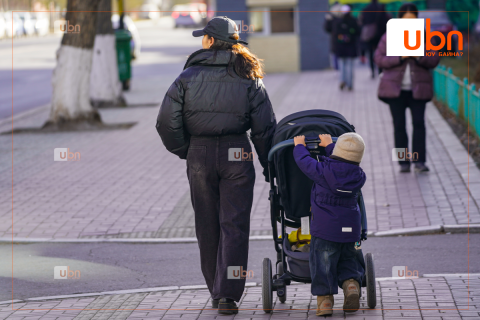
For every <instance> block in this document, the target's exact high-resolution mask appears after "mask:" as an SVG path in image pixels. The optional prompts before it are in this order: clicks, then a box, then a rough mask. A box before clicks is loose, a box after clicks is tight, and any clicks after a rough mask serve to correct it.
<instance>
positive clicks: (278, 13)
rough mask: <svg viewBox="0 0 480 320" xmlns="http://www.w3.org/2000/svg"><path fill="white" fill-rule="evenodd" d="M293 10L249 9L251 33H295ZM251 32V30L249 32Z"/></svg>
mask: <svg viewBox="0 0 480 320" xmlns="http://www.w3.org/2000/svg"><path fill="white" fill-rule="evenodd" d="M293 11H294V8H281V9H279V8H268V7H267V8H265V7H260V8H259V7H255V8H251V9H250V12H249V23H250V25H251V26H252V27H251V28H250V29H253V33H256V34H260V35H270V34H275V33H293V32H295V12H293ZM250 31H252V30H250Z"/></svg>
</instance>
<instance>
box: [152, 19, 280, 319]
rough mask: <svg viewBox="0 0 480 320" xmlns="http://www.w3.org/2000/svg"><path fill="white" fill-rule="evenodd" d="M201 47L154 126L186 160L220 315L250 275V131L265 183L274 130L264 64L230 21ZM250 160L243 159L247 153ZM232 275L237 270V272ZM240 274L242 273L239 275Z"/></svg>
mask: <svg viewBox="0 0 480 320" xmlns="http://www.w3.org/2000/svg"><path fill="white" fill-rule="evenodd" d="M193 36H194V37H203V38H202V47H203V49H201V50H198V51H196V52H194V53H192V54H191V55H190V57H189V58H188V60H187V62H186V64H185V67H184V70H183V72H182V73H181V74H180V75H179V76H178V78H177V79H176V80H175V82H174V83H173V84H172V85H171V86H170V88H169V89H168V92H167V93H166V95H165V98H164V99H163V102H162V105H161V107H160V113H159V115H158V119H157V124H156V128H157V131H158V133H159V134H160V137H161V138H162V141H163V144H164V145H165V147H166V148H167V149H168V151H170V152H172V153H174V154H176V155H177V156H179V157H180V159H187V176H188V181H189V183H190V195H191V200H192V205H193V209H194V211H195V231H196V236H197V239H198V246H199V248H200V260H201V267H202V273H203V276H204V277H205V281H206V283H207V286H208V290H209V291H210V294H211V296H212V307H213V308H218V312H219V313H224V314H233V313H237V312H238V308H237V306H236V304H235V301H239V300H240V298H241V297H242V295H243V291H244V289H245V278H241V275H240V274H239V275H238V277H235V274H228V273H227V272H228V269H229V267H239V269H240V268H241V269H240V270H245V271H247V261H248V241H249V235H250V212H251V208H252V202H253V186H254V183H255V170H254V167H253V153H252V147H251V145H250V141H249V139H248V136H247V134H246V132H247V131H248V130H251V131H250V139H251V140H252V142H253V144H254V146H255V150H256V153H257V156H258V159H259V160H260V163H261V165H262V166H263V168H264V170H263V174H264V175H265V177H266V180H268V172H267V155H268V152H269V150H270V147H271V142H272V138H273V133H274V131H275V128H276V120H275V114H274V113H273V109H272V104H271V103H270V100H269V98H268V94H267V91H266V89H265V86H264V85H263V82H262V78H263V74H264V73H263V69H262V63H261V60H260V59H258V58H257V57H256V56H255V55H254V54H252V53H251V52H250V51H249V50H248V48H247V47H245V46H243V45H242V44H247V43H246V42H244V41H242V40H240V39H239V35H238V28H237V26H236V24H235V22H233V21H232V20H230V19H229V18H227V17H214V18H213V19H212V20H210V21H209V22H208V24H207V25H206V27H205V28H204V29H201V30H196V31H193ZM245 155H246V156H245ZM232 273H234V272H232ZM238 273H240V271H239V272H238Z"/></svg>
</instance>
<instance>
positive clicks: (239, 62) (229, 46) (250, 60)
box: [207, 33, 265, 80]
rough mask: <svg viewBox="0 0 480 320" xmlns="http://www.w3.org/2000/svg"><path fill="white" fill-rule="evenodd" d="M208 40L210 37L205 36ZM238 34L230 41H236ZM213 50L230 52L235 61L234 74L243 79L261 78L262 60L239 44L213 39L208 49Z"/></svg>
mask: <svg viewBox="0 0 480 320" xmlns="http://www.w3.org/2000/svg"><path fill="white" fill-rule="evenodd" d="M207 37H208V38H209V39H210V38H211V37H210V36H209V35H207ZM238 38H239V36H238V34H236V33H235V34H233V35H231V36H230V39H234V40H238ZM210 49H213V50H231V51H232V52H233V53H234V54H235V55H236V59H235V62H234V64H233V68H234V69H235V72H236V73H237V74H238V75H239V76H240V77H242V78H245V79H252V80H254V79H256V78H263V76H264V74H265V72H264V71H263V63H262V61H263V59H260V58H258V57H257V56H256V55H254V54H253V53H251V52H250V50H248V48H247V47H245V46H243V45H242V44H240V43H237V44H234V43H230V42H226V41H223V40H219V39H216V38H214V41H213V44H212V46H211V47H210Z"/></svg>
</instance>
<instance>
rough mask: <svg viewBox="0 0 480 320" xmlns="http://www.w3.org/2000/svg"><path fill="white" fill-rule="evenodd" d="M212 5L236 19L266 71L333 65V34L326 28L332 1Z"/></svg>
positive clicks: (224, 0) (231, 0)
mask: <svg viewBox="0 0 480 320" xmlns="http://www.w3.org/2000/svg"><path fill="white" fill-rule="evenodd" d="M210 8H214V10H215V11H216V15H218V16H228V17H229V18H231V19H232V20H235V22H236V23H237V25H238V27H239V30H240V37H241V38H242V39H245V40H247V41H248V42H249V45H248V47H249V48H250V50H251V51H252V52H253V53H255V54H257V55H258V56H259V57H260V58H262V59H264V64H265V71H266V72H299V71H304V70H317V69H324V68H328V67H329V50H330V48H329V46H330V42H329V35H328V34H327V33H325V32H324V30H323V21H324V19H325V14H326V13H327V12H328V10H329V5H328V1H319V0H216V1H215V2H214V1H210Z"/></svg>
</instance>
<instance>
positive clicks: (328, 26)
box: [323, 1, 342, 70]
mask: <svg viewBox="0 0 480 320" xmlns="http://www.w3.org/2000/svg"><path fill="white" fill-rule="evenodd" d="M341 8H342V5H341V4H339V3H338V1H335V3H334V4H333V5H332V6H331V7H330V12H329V13H327V14H326V15H325V22H324V24H323V29H324V30H325V31H326V32H327V33H329V34H330V67H331V68H332V69H335V70H338V60H337V57H336V56H335V52H334V47H335V37H334V36H333V34H332V29H333V24H334V21H335V20H337V19H339V18H341V17H342V12H341V11H340V10H341Z"/></svg>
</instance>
